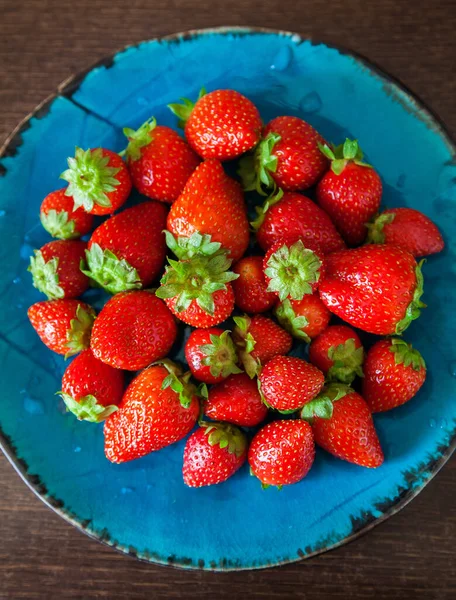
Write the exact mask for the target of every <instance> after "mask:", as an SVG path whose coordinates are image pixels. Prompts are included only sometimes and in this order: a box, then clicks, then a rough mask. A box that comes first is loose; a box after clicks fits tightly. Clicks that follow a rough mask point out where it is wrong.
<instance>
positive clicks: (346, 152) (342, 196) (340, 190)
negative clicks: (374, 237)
mask: <svg viewBox="0 0 456 600" xmlns="http://www.w3.org/2000/svg"><path fill="white" fill-rule="evenodd" d="M321 151H322V153H323V154H324V155H325V156H326V157H327V158H329V160H330V161H331V168H330V169H329V171H328V172H327V173H326V175H324V176H323V178H322V179H321V180H320V182H319V184H318V186H317V202H318V204H319V205H320V206H321V207H322V209H323V210H324V211H325V212H326V213H328V215H329V216H330V217H331V219H332V220H333V222H334V224H335V225H336V227H337V229H338V230H339V232H340V233H341V234H342V237H343V238H344V240H345V241H346V242H347V243H348V244H353V245H356V244H360V243H361V242H363V241H364V239H365V238H366V235H367V229H366V223H367V221H370V220H371V219H372V217H373V216H374V215H375V214H376V213H377V211H378V209H379V207H380V201H381V198H382V181H381V179H380V176H379V175H378V173H377V172H376V171H375V170H374V169H373V168H372V167H371V166H370V165H368V164H366V163H364V162H362V160H363V153H362V151H361V148H360V147H359V145H358V142H357V141H356V140H349V139H346V140H345V143H344V144H342V145H340V146H338V147H337V148H330V147H329V146H328V145H324V146H321Z"/></svg>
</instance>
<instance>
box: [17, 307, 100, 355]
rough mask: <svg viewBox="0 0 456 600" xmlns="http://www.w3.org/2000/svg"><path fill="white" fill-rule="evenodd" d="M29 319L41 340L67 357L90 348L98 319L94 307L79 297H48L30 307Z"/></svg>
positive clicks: (54, 350)
mask: <svg viewBox="0 0 456 600" xmlns="http://www.w3.org/2000/svg"><path fill="white" fill-rule="evenodd" d="M27 314H28V318H29V319H30V323H31V324H32V326H33V328H34V329H35V331H36V332H37V334H38V335H39V336H40V338H41V341H42V342H43V343H44V344H46V346H47V347H48V348H49V349H50V350H52V351H53V352H57V354H64V355H65V358H67V357H68V356H72V355H73V354H77V353H78V352H81V351H82V350H85V349H86V348H88V347H89V344H90V333H91V331H92V325H93V322H94V320H95V311H94V310H93V308H92V307H91V306H89V305H88V304H85V303H84V302H80V301H79V300H70V299H65V300H48V301H46V302H37V303H36V304H33V305H32V306H31V307H30V308H29V309H28V312H27Z"/></svg>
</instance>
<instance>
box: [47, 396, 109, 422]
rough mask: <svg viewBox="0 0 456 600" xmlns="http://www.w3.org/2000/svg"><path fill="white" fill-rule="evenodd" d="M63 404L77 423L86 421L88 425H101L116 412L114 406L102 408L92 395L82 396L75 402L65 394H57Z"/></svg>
mask: <svg viewBox="0 0 456 600" xmlns="http://www.w3.org/2000/svg"><path fill="white" fill-rule="evenodd" d="M57 394H59V395H60V396H61V397H62V400H63V401H64V402H65V406H66V408H67V410H68V412H71V413H73V414H74V415H75V417H77V418H78V420H79V421H88V422H89V423H101V422H102V421H104V420H105V419H107V418H108V417H109V415H112V413H114V412H116V410H118V407H117V406H115V404H111V405H110V406H103V405H102V404H99V402H98V400H97V399H96V397H95V396H92V394H88V395H87V396H83V397H82V398H79V400H75V399H74V398H73V397H72V396H70V395H69V394H65V392H57Z"/></svg>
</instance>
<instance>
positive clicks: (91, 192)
mask: <svg viewBox="0 0 456 600" xmlns="http://www.w3.org/2000/svg"><path fill="white" fill-rule="evenodd" d="M60 177H61V179H64V180H65V181H68V187H67V188H66V190H65V194H66V195H67V196H71V197H72V198H73V200H74V208H75V209H77V208H80V207H82V208H83V209H84V210H85V211H86V212H88V213H90V214H91V215H110V214H112V213H113V212H114V211H115V210H117V209H118V208H120V207H121V206H122V204H124V202H125V201H126V200H127V198H128V196H129V195H130V192H131V179H130V174H129V172H128V169H127V165H126V164H125V163H124V161H123V160H122V159H121V158H120V156H119V155H118V154H116V152H112V151H111V150H106V149H105V148H95V149H89V150H82V148H76V153H75V156H74V158H73V157H70V158H69V159H68V169H67V170H66V171H64V172H63V173H62V174H61V175H60Z"/></svg>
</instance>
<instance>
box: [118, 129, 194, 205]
mask: <svg viewBox="0 0 456 600" xmlns="http://www.w3.org/2000/svg"><path fill="white" fill-rule="evenodd" d="M123 132H124V134H125V135H126V136H127V138H128V146H127V149H126V150H125V154H126V156H127V165H128V169H129V171H130V175H131V179H132V182H133V185H134V186H135V187H136V189H137V190H138V191H139V192H140V193H141V194H144V196H147V197H148V198H152V200H160V201H161V202H166V203H168V204H172V203H173V202H174V200H176V199H177V198H178V196H179V195H180V194H181V193H182V190H183V189H184V186H185V184H186V183H187V179H188V178H189V177H190V175H191V174H192V173H193V171H194V170H195V169H196V167H197V166H198V165H199V163H200V158H199V156H197V155H196V154H195V153H194V152H193V150H192V149H191V148H190V146H189V145H188V144H187V143H186V142H185V140H183V139H182V138H181V137H180V135H179V134H178V133H176V132H175V131H174V130H173V129H171V128H170V127H164V126H162V125H158V126H157V121H156V120H155V119H154V118H151V119H148V120H147V121H146V122H145V123H143V124H142V125H141V127H140V128H139V129H138V130H136V131H135V130H134V129H129V128H128V127H126V128H125V129H124V130H123Z"/></svg>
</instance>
